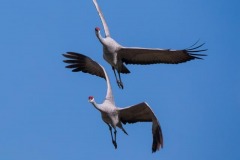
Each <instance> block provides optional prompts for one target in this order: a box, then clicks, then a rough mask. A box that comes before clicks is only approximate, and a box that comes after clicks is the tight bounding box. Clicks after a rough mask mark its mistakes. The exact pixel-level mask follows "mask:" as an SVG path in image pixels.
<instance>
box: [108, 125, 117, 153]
mask: <svg viewBox="0 0 240 160" xmlns="http://www.w3.org/2000/svg"><path fill="white" fill-rule="evenodd" d="M107 125H108V127H109V130H110V134H111V138H112V143H113V145H114V147H115V149H117V142H116V136H115V140H114V139H113V135H112V127H111V126H110V125H109V124H107ZM115 131H116V130H115ZM115 131H114V134H115Z"/></svg>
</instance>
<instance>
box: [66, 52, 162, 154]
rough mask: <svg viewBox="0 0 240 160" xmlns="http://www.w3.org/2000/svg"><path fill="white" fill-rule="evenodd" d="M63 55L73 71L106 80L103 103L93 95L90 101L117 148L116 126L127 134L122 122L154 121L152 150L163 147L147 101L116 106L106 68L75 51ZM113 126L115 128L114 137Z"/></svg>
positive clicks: (156, 123)
mask: <svg viewBox="0 0 240 160" xmlns="http://www.w3.org/2000/svg"><path fill="white" fill-rule="evenodd" d="M63 56H65V57H66V58H69V59H68V60H64V62H65V63H68V64H69V65H67V66H66V68H70V69H73V70H72V71H73V72H79V71H82V72H84V73H89V74H92V75H96V76H99V77H101V78H104V79H105V80H106V83H107V94H106V97H105V100H104V101H103V103H102V104H98V103H96V102H95V100H94V97H93V96H89V102H90V103H92V104H93V106H94V107H95V108H96V109H97V110H99V111H100V112H101V115H102V120H103V121H104V122H105V123H106V124H107V125H108V127H109V130H110V133H111V138H112V143H113V145H114V147H115V149H116V148H117V142H116V134H117V130H116V127H119V128H120V129H122V131H123V132H124V133H125V134H127V132H126V130H125V129H124V128H123V126H122V123H123V124H126V123H135V122H152V135H153V142H152V152H156V151H157V150H159V149H160V148H162V147H163V136H162V130H161V127H160V124H159V122H158V119H157V117H156V116H155V114H154V113H153V111H152V109H151V108H150V107H149V105H148V104H147V103H146V102H142V103H139V104H135V105H132V106H129V107H126V108H119V107H116V105H115V102H114V98H113V94H112V89H111V85H110V81H109V77H108V75H107V73H106V71H105V69H104V68H103V67H102V66H101V65H100V64H98V63H97V62H95V61H93V60H92V59H91V58H89V57H87V56H85V55H82V54H79V53H75V52H67V54H63ZM112 128H113V129H114V138H113V134H112Z"/></svg>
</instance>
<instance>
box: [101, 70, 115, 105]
mask: <svg viewBox="0 0 240 160" xmlns="http://www.w3.org/2000/svg"><path fill="white" fill-rule="evenodd" d="M103 71H104V74H105V77H106V82H107V94H106V100H110V101H111V102H112V103H114V98H113V94H112V87H111V84H110V80H109V77H108V75H107V73H106V71H105V69H104V68H103Z"/></svg>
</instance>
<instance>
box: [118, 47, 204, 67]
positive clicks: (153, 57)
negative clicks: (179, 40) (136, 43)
mask: <svg viewBox="0 0 240 160" xmlns="http://www.w3.org/2000/svg"><path fill="white" fill-rule="evenodd" d="M203 45H204V43H203V44H201V45H199V46H197V47H193V48H188V49H183V50H170V49H157V48H156V49H154V48H137V47H129V48H128V47H123V48H121V49H120V50H119V51H118V59H121V60H122V62H125V63H126V64H142V65H147V64H157V63H167V64H178V63H183V62H187V61H190V60H192V59H202V56H206V55H205V54H196V53H198V52H203V51H206V50H207V49H202V50H198V48H200V47H201V46H203Z"/></svg>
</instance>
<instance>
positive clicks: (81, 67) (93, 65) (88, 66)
mask: <svg viewBox="0 0 240 160" xmlns="http://www.w3.org/2000/svg"><path fill="white" fill-rule="evenodd" d="M63 56H64V57H66V58H69V59H67V60H64V61H63V62H65V63H68V64H69V65H67V66H66V68H70V69H72V71H73V72H80V71H81V72H84V73H89V74H92V75H96V76H98V77H101V78H104V79H106V77H105V74H104V71H103V69H102V67H101V66H100V65H99V64H98V63H97V62H95V61H93V60H92V59H91V58H89V57H87V56H85V55H83V54H79V53H75V52H67V53H66V54H63Z"/></svg>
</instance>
